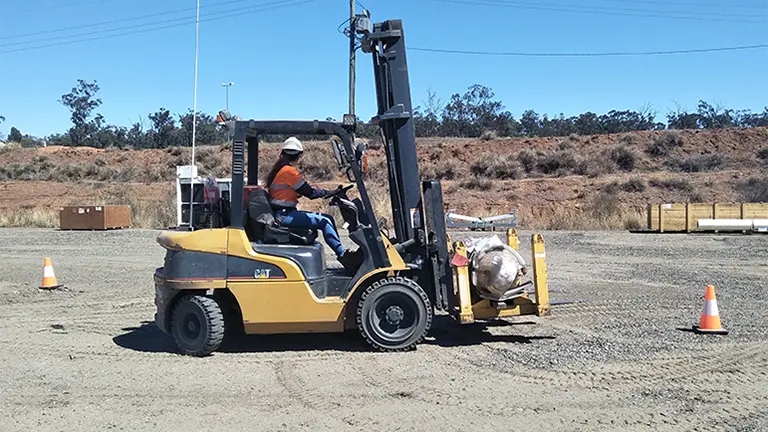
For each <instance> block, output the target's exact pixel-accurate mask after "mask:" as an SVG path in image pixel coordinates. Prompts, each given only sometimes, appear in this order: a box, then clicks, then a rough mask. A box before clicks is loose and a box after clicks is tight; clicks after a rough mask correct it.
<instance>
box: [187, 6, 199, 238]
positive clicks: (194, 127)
mask: <svg viewBox="0 0 768 432" xmlns="http://www.w3.org/2000/svg"><path fill="white" fill-rule="evenodd" d="M199 47H200V0H197V12H196V18H195V85H194V91H193V97H192V98H193V102H192V167H191V168H190V170H189V229H190V231H192V230H193V225H192V220H193V219H192V212H193V210H192V208H193V207H194V201H195V183H194V180H193V176H192V172H193V171H194V169H195V139H196V138H197V59H198V52H199Z"/></svg>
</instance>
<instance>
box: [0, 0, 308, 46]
mask: <svg viewBox="0 0 768 432" xmlns="http://www.w3.org/2000/svg"><path fill="white" fill-rule="evenodd" d="M290 1H295V0H277V1H273V2H270V3H264V4H261V5H257V6H249V7H241V8H237V9H229V10H224V11H218V12H212V13H209V14H206V15H203V17H212V16H216V15H222V14H226V13H230V12H235V11H238V12H241V13H242V12H247V11H249V10H252V9H257V8H261V7H266V6H273V5H279V4H283V3H286V2H290ZM194 18H195V17H194V16H192V17H184V18H174V19H170V20H163V21H155V22H149V23H142V24H134V25H130V26H125V27H116V28H111V29H105V30H96V31H92V32H85V33H77V34H74V35H69V36H55V37H49V38H44V39H35V40H31V41H23V42H16V43H15V44H14V45H13V46H18V45H27V44H33V43H41V42H48V41H54V40H56V41H58V40H62V39H73V38H79V37H83V36H91V35H96V34H106V33H112V32H116V31H121V30H130V29H135V28H142V27H148V26H154V25H159V24H170V23H175V22H187V21H189V20H190V19H194ZM5 46H7V45H0V48H3V47H5Z"/></svg>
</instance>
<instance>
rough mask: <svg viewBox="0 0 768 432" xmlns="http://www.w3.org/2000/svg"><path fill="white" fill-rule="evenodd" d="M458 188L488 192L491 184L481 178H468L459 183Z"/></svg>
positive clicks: (491, 186)
mask: <svg viewBox="0 0 768 432" xmlns="http://www.w3.org/2000/svg"><path fill="white" fill-rule="evenodd" d="M460 186H461V187H463V188H465V189H477V190H490V189H491V188H493V182H492V181H490V180H488V179H486V178H483V177H470V178H469V179H468V180H465V181H463V182H461V184H460Z"/></svg>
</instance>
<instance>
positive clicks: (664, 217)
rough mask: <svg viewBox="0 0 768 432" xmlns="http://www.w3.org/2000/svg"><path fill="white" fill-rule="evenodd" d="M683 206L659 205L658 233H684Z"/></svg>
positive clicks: (684, 217) (684, 212) (684, 216)
mask: <svg viewBox="0 0 768 432" xmlns="http://www.w3.org/2000/svg"><path fill="white" fill-rule="evenodd" d="M685 209H686V205H685V204H679V203H677V204H659V232H679V231H685V227H686V210H685Z"/></svg>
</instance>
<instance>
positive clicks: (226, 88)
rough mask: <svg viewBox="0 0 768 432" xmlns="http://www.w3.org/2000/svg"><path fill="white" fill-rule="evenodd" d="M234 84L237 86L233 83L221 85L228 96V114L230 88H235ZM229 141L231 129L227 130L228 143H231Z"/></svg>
mask: <svg viewBox="0 0 768 432" xmlns="http://www.w3.org/2000/svg"><path fill="white" fill-rule="evenodd" d="M234 84H235V83H233V82H228V83H221V86H222V87H224V89H225V90H224V91H225V93H226V95H227V96H226V97H227V105H226V107H227V112H229V87H230V86H233V85H234ZM229 140H230V136H229V128H227V142H229Z"/></svg>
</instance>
